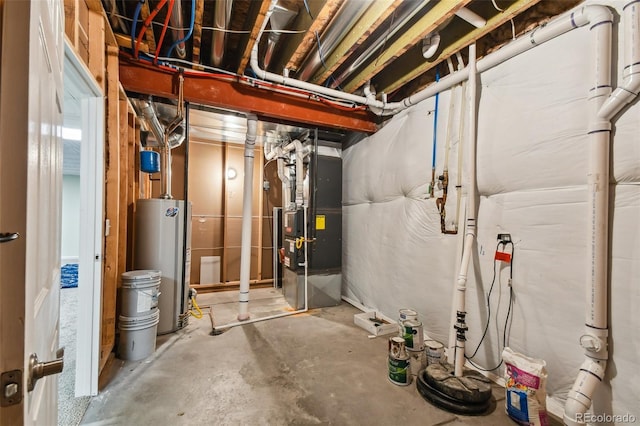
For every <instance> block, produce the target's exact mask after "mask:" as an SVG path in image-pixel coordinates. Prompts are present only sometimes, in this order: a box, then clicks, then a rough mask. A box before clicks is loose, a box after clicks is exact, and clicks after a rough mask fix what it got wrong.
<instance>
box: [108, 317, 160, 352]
mask: <svg viewBox="0 0 640 426" xmlns="http://www.w3.org/2000/svg"><path fill="white" fill-rule="evenodd" d="M159 321H160V311H159V310H158V309H154V310H153V311H151V313H149V314H148V315H145V316H141V317H134V318H130V317H125V316H123V315H120V321H119V322H118V328H119V329H120V342H119V343H118V356H119V357H120V359H126V360H129V361H137V360H140V359H144V358H146V357H148V356H149V355H151V354H152V353H153V352H155V350H156V334H157V330H158V322H159Z"/></svg>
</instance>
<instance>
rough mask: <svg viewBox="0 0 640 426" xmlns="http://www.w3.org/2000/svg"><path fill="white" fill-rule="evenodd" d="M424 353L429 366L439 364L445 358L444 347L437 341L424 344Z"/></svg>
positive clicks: (428, 341)
mask: <svg viewBox="0 0 640 426" xmlns="http://www.w3.org/2000/svg"><path fill="white" fill-rule="evenodd" d="M424 352H425V354H426V357H427V366H429V365H431V364H438V363H440V361H442V360H443V358H444V345H443V344H442V343H440V342H438V341H435V340H427V341H426V342H424Z"/></svg>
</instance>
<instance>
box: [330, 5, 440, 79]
mask: <svg viewBox="0 0 640 426" xmlns="http://www.w3.org/2000/svg"><path fill="white" fill-rule="evenodd" d="M427 3H429V0H416V1H409V2H403V3H402V4H401V5H400V6H399V7H398V9H396V12H395V15H394V16H393V18H389V19H393V25H381V27H384V28H386V29H385V30H384V31H382V32H380V33H379V34H378V35H377V36H375V38H373V37H369V39H367V41H365V43H364V45H363V46H361V47H360V48H359V49H358V50H359V51H360V52H361V53H359V54H358V53H356V56H355V59H353V60H352V59H350V60H349V62H351V64H350V65H349V66H348V68H347V69H345V70H344V71H342V72H341V73H340V75H338V76H334V77H332V78H331V85H330V87H331V88H332V89H335V88H336V87H338V86H339V85H340V84H342V82H343V81H344V80H346V79H347V77H349V76H350V75H351V74H353V72H354V71H355V70H357V69H358V68H360V67H361V66H362V65H363V64H364V63H365V62H366V61H367V60H369V59H370V58H371V57H372V56H373V54H374V53H376V52H377V51H378V49H380V48H381V47H382V46H383V45H384V43H385V41H387V40H388V39H389V38H391V37H393V36H394V35H395V34H396V33H397V32H398V31H399V30H401V29H402V28H403V27H404V26H405V25H406V23H407V22H409V20H410V19H411V18H413V17H414V16H415V15H416V14H417V13H418V12H419V11H421V10H422V8H423V7H425V6H426V4H427Z"/></svg>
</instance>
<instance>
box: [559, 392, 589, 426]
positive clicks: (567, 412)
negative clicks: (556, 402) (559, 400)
mask: <svg viewBox="0 0 640 426" xmlns="http://www.w3.org/2000/svg"><path fill="white" fill-rule="evenodd" d="M589 405H591V404H589ZM588 409H589V408H588V407H585V406H584V404H582V403H581V402H579V401H578V400H577V399H575V398H573V397H572V396H571V395H570V396H568V397H567V402H566V403H565V405H564V415H563V416H562V417H563V420H564V424H565V425H567V426H580V425H584V424H585V422H584V419H583V416H584V413H586V412H587V410H588Z"/></svg>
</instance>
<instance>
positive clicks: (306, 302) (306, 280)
mask: <svg viewBox="0 0 640 426" xmlns="http://www.w3.org/2000/svg"><path fill="white" fill-rule="evenodd" d="M303 211H304V216H303V217H304V233H303V235H304V308H303V309H299V310H297V311H293V312H283V313H281V314H274V315H268V316H266V317H261V318H254V319H252V320H247V321H238V322H231V323H228V324H224V325H219V326H215V327H214V328H215V329H216V330H224V329H227V328H231V327H236V326H239V325H246V324H253V323H255V322H261V321H267V320H271V319H275V318H282V317H288V316H291V315H296V314H301V313H304V312H307V311H308V310H309V297H308V294H309V270H308V269H309V268H308V257H307V249H308V248H309V245H308V243H307V207H304V209H303Z"/></svg>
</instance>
